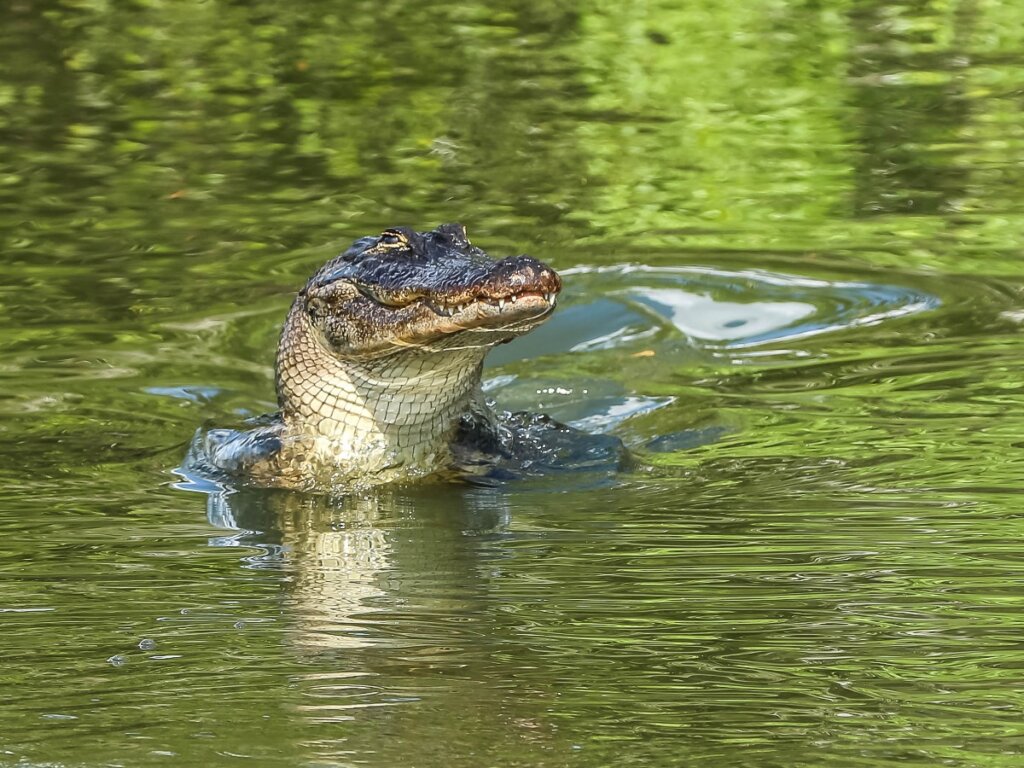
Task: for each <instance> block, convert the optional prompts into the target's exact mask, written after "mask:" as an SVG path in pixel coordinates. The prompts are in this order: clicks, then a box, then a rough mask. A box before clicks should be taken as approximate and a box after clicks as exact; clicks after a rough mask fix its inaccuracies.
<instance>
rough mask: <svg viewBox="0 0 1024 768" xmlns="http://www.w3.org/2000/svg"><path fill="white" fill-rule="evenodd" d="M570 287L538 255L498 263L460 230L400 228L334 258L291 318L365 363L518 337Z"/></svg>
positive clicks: (347, 356) (315, 277) (334, 350)
mask: <svg viewBox="0 0 1024 768" xmlns="http://www.w3.org/2000/svg"><path fill="white" fill-rule="evenodd" d="M561 287H562V285H561V280H560V279H559V277H558V275H557V274H556V273H555V272H554V270H552V269H551V268H550V267H548V266H547V265H545V264H543V263H541V262H539V261H537V260H536V259H532V258H530V257H529V256H513V257H510V258H505V259H500V260H494V259H491V258H490V257H489V256H488V255H487V254H486V253H485V252H484V251H482V250H481V249H480V248H477V247H476V246H474V245H472V244H471V243H470V242H469V239H468V238H467V236H466V229H465V227H463V226H462V225H461V224H442V225H441V226H439V227H438V228H437V229H435V230H434V231H433V232H415V231H413V230H411V229H406V228H401V227H396V228H394V229H388V230H385V231H384V232H383V233H382V234H380V235H378V236H376V237H364V238H362V239H360V240H357V241H356V242H355V243H353V244H352V246H351V247H350V248H349V249H348V250H346V251H345V252H344V253H342V254H341V255H340V256H338V257H337V258H335V259H333V260H331V261H329V262H327V263H326V264H325V265H324V266H323V267H321V268H320V269H319V270H318V271H317V272H316V274H314V275H313V277H311V278H310V280H309V282H308V283H306V286H305V288H303V289H302V291H301V292H300V293H299V296H298V298H297V299H296V302H295V306H294V307H293V310H292V312H293V313H295V312H301V313H302V314H303V315H304V316H305V317H306V318H307V319H308V322H309V324H310V325H311V326H312V328H314V329H315V330H316V334H315V335H316V336H317V337H318V339H317V340H318V341H319V342H320V343H322V344H323V345H324V346H325V347H326V348H327V349H329V350H330V352H331V353H332V354H333V355H335V356H336V357H340V358H345V359H353V360H358V359H364V360H365V359H367V358H375V357H380V356H384V355H389V354H393V353H398V352H402V351H409V350H410V349H417V350H419V351H422V352H430V351H441V350H443V349H451V348H453V347H458V348H466V347H470V346H472V347H491V346H493V345H495V344H498V343H501V342H504V341H510V340H511V339H513V338H514V337H516V336H519V335H521V334H523V333H526V332H527V331H528V330H530V329H531V328H533V327H535V326H536V325H538V324H539V323H541V322H542V321H543V320H544V319H545V318H546V317H547V316H548V315H549V314H550V313H551V311H552V310H553V308H554V305H555V297H556V296H557V295H558V292H559V291H560V290H561ZM286 332H287V327H286Z"/></svg>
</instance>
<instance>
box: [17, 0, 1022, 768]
mask: <svg viewBox="0 0 1024 768" xmlns="http://www.w3.org/2000/svg"><path fill="white" fill-rule="evenodd" d="M1021 50H1024V11H1022V10H1021V9H1020V8H1019V7H1018V5H1015V4H1012V3H1001V2H996V1H995V0H975V1H974V2H961V3H938V2H910V0H902V1H900V0H897V2H880V1H878V2H874V1H872V0H862V1H858V2H844V1H843V0H823V1H822V2H817V3H811V2H800V1H798V0H753V1H752V2H747V3H743V4H741V5H737V4H722V3H711V2H696V3H686V4H683V5H680V4H678V3H672V2H668V0H653V2H645V3H639V2H621V1H620V2H616V3H609V2H603V1H602V0H584V1H583V2H579V3H576V4H567V3H551V2H539V0H538V1H534V0H518V1H517V2H515V3H512V4H506V5H502V6H500V7H499V5H497V4H487V3H481V2H469V3H465V2H464V3H458V4H455V3H451V4H446V3H434V2H424V3H415V4H408V3H406V4H396V3H386V2H385V3H363V2H345V3H326V2H305V3H290V4H278V3H268V2H254V3H246V4H231V3H227V2H191V1H190V0H185V1H184V2H176V3H161V2H139V3H133V4H116V7H115V4H108V3H105V2H101V1H100V0H84V1H83V2H75V3H71V2H58V1H57V0H53V1H52V2H28V1H27V0H22V1H21V2H11V3H6V4H3V6H2V7H0V65H2V66H0V242H2V249H3V250H2V254H3V256H2V265H3V267H2V268H3V279H2V280H0V328H2V333H0V378H2V382H3V386H2V388H0V438H2V439H0V482H2V483H3V489H4V494H3V496H2V497H0V537H2V538H0V541H2V542H3V543H2V544H0V658H2V659H3V662H2V664H0V681H2V694H0V764H9V765H89V766H92V765H97V766H99V765H133V766H149V765H166V764H182V763H189V764H192V763H195V764H198V763H199V762H200V761H203V762H205V763H206V764H210V765H228V764H235V763H238V762H240V761H244V760H249V761H250V762H252V763H254V764H258V765H281V766H295V765H308V766H327V765H331V766H348V765H364V766H393V765H413V766H473V767H474V768H475V767H476V766H485V765H501V766H516V765H521V766H561V765H578V766H607V765H643V766H662V765H664V766H670V765H681V764H699V765H705V764H707V765H756V766H786V767H787V768H788V767H789V766H819V765H826V764H827V765H836V766H865V765H872V766H881V765H896V764H899V765H901V766H902V765H920V766H934V765H951V766H976V765H986V766H1015V765H1019V764H1020V761H1021V752H1022V751H1024V740H1022V737H1024V729H1022V726H1021V723H1022V722H1024V712H1022V709H1024V695H1022V693H1021V687H1020V682H1019V677H1020V668H1021V665H1022V664H1024V650H1022V647H1021V641H1020V637H1021V634H1022V629H1024V602H1022V599H1021V596H1020V588H1019V584H1020V580H1021V577H1022V576H1024V562H1022V558H1021V555H1020V547H1019V546H1018V545H1017V543H1016V538H1017V534H1018V533H1019V530H1020V524H1019V523H1020V516H1021V512H1022V510H1024V507H1022V505H1021V503H1020V501H1019V500H1018V499H1019V498H1020V496H1019V488H1020V484H1021V479H1022V477H1024V466H1022V465H1024V460H1022V459H1021V458H1020V455H1021V454H1020V446H1021V434H1022V429H1024V421H1022V418H1021V416H1020V414H1021V413H1022V412H1024V411H1022V407H1021V406H1022V405H1024V385H1022V384H1021V377H1020V365H1021V360H1022V358H1024V342H1022V340H1021V339H1022V334H1021V324H1022V322H1024V275H1022V270H1021V267H1020V247H1021V243H1022V242H1024V193H1022V191H1021V190H1024V178H1022V174H1024V171H1022V169H1024V117H1022V115H1024V111H1022V101H1024V57H1022V55H1021ZM453 220H455V221H463V222H465V223H466V224H467V226H468V227H469V230H470V233H471V235H472V236H473V239H474V241H475V242H477V243H479V244H481V245H482V246H484V247H486V248H487V249H488V250H490V251H491V252H492V253H494V254H497V255H506V254H510V253H517V252H528V253H531V254H532V255H535V256H537V257H538V258H541V259H543V260H545V261H548V262H550V263H551V264H552V265H554V266H555V267H556V268H558V269H559V270H560V271H561V272H562V273H563V275H564V276H565V280H566V292H565V295H564V301H563V303H562V307H561V309H560V310H559V312H558V313H557V314H556V316H555V317H554V318H553V319H552V321H551V322H550V323H548V324H547V325H546V326H544V327H543V328H541V329H540V330H538V331H537V332H536V333H534V334H531V335H530V336H528V337H525V338H524V339H522V340H521V341H520V342H518V343H516V344H513V345H509V346H507V347H503V348H502V349H500V350H498V351H497V352H496V354H494V355H493V356H492V358H491V364H490V367H489V368H488V370H487V371H486V380H487V386H488V389H489V392H490V394H491V395H492V396H494V397H495V398H496V399H497V400H499V402H501V403H502V404H503V405H504V406H506V407H510V408H525V409H530V410H544V411H546V412H548V413H551V414H552V415H554V416H556V417H558V418H560V419H563V420H566V421H570V422H572V423H574V424H577V425H579V426H582V427H585V428H587V429H590V430H592V431H595V432H610V433H612V434H614V435H617V436H618V437H620V438H622V439H623V440H624V441H625V442H626V443H627V444H628V445H629V446H630V447H631V448H632V449H633V450H634V452H635V453H636V454H637V455H638V456H639V457H640V458H641V459H642V466H641V467H640V468H639V469H637V470H635V471H632V472H626V473H619V474H615V475H610V474H607V473H586V472H584V473H562V474H558V473H555V474H550V475H546V476H540V477H535V478H530V479H526V480H522V481H519V482H515V483H510V484H506V485H503V486H498V487H491V488H474V487H463V486H444V485H421V486H412V487H399V488H384V489H380V490H378V491H374V492H367V493H363V494H358V495H354V496H344V495H339V497H338V498H333V499H327V498H322V497H309V496H302V495H297V494H289V493H284V492H257V491H247V492H245V493H238V494H233V495H231V494H223V493H219V492H218V491H217V489H215V488H206V489H205V490H206V491H208V492H195V490H196V489H192V490H188V489H185V488H182V487H181V485H182V483H181V478H179V477H177V476H176V475H174V474H173V471H172V470H173V469H174V468H175V467H176V466H178V464H179V462H180V460H181V457H182V455H183V452H184V448H185V446H186V444H187V442H188V440H189V439H190V437H191V435H192V433H193V432H194V430H195V429H196V428H197V427H198V426H200V425H202V424H204V423H207V422H209V423H213V424H226V423H231V422H233V421H235V420H237V419H238V418H239V417H244V416H247V415H252V414H256V413H259V412H261V411H264V410H267V409H269V408H271V407H272V406H273V386H272V371H271V364H272V359H273V348H274V344H275V339H276V334H277V329H278V327H279V323H280V321H281V319H282V317H283V314H284V312H285V310H286V308H287V306H288V303H289V300H290V293H291V292H292V291H294V290H295V289H296V288H297V287H298V286H299V285H301V284H302V282H303V281H304V279H305V277H306V276H307V275H308V274H309V272H311V271H312V269H313V268H314V267H315V266H316V265H318V264H319V263H321V262H322V261H324V260H325V259H326V258H328V257H329V256H331V255H333V254H334V253H336V252H338V251H339V250H340V249H341V248H342V247H343V246H344V245H346V244H347V243H348V242H350V241H351V240H352V239H353V238H354V237H356V236H359V235H363V234H366V233H372V232H374V231H379V230H380V229H381V228H383V227H385V226H388V225H393V224H406V225H414V226H418V227H421V228H422V227H428V226H434V225H436V224H437V223H439V222H442V221H453ZM199 490H201V491H202V490H203V489H199Z"/></svg>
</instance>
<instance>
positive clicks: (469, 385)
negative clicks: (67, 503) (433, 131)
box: [190, 224, 617, 489]
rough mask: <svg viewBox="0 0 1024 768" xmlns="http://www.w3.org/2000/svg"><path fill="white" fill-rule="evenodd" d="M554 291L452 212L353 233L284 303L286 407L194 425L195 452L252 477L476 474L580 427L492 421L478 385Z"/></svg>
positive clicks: (280, 355)
mask: <svg viewBox="0 0 1024 768" xmlns="http://www.w3.org/2000/svg"><path fill="white" fill-rule="evenodd" d="M560 290H561V281H560V279H559V277H558V275H557V274H556V273H555V272H554V270H552V269H551V268H550V267H548V266H547V265H545V264H543V263H541V262H539V261H537V260H535V259H532V258H530V257H527V256H517V257H512V258H507V259H501V260H497V261H495V260H492V259H491V258H490V257H488V256H487V254H486V253H484V252H483V251H482V250H480V249H479V248H476V247H475V246H473V245H472V244H470V242H469V240H468V238H467V237H466V231H465V229H464V228H463V227H462V226H461V225H458V224H445V225H442V226H440V227H438V228H437V229H436V230H434V231H432V232H414V231H412V230H408V229H391V230H387V231H385V232H384V233H383V234H381V235H380V236H378V237H368V238H363V239H361V240H358V241H356V242H355V243H354V244H353V245H352V247H351V248H349V249H348V250H347V251H345V252H344V253H343V254H341V255H340V256H338V257H337V258H335V259H333V260H331V261H329V262H327V263H326V264H325V265H324V266H323V267H321V268H320V269H319V270H318V271H317V272H316V273H315V274H314V275H313V276H312V277H311V278H310V280H309V281H308V282H307V283H306V286H305V287H304V288H303V289H302V290H301V291H300V292H299V294H298V295H297V296H296V299H295V301H294V303H293V304H292V307H291V310H290V311H289V313H288V317H287V319H286V320H285V323H284V327H283V329H282V332H281V340H280V343H279V345H278V352H277V364H276V371H277V377H276V378H277V396H278V403H279V405H280V412H279V413H278V414H275V415H274V416H272V417H270V418H269V419H268V420H267V421H266V422H265V423H264V424H262V425H261V426H257V427H255V428H253V429H251V430H248V431H245V432H239V431H235V430H222V429H219V430H212V431H210V432H207V433H205V434H201V435H198V436H197V439H196V441H195V442H194V444H193V447H192V450H191V453H190V456H191V460H192V462H193V463H194V464H197V465H199V466H200V467H201V468H204V469H207V470H212V471H214V472H216V473H219V474H226V475H228V476H229V477H231V478H232V479H234V480H235V481H240V482H243V483H246V484H253V485H260V486H279V487H291V488H305V489H326V488H331V487H337V486H351V485H370V484H376V483H383V482H390V481H394V480H403V479H409V478H414V477H422V476H425V475H432V474H437V473H443V472H445V471H449V470H454V471H458V472H461V473H466V472H470V473H472V472H474V471H475V469H474V468H479V467H488V466H493V464H494V461H493V459H496V458H499V457H509V456H514V455H516V454H518V453H521V452H523V451H530V450H531V449H532V448H536V446H535V445H532V439H533V438H535V437H536V435H537V434H539V433H545V434H550V435H552V436H557V435H558V434H560V433H568V432H575V430H570V429H569V428H568V427H564V426H562V425H560V424H557V423H556V422H553V421H550V420H548V419H546V418H544V417H529V416H522V415H519V416H515V417H509V418H505V419H499V418H498V417H497V415H496V414H495V413H494V412H493V411H492V410H491V409H490V407H489V406H488V405H487V404H486V402H485V401H484V398H483V395H482V392H481V389H480V374H481V370H482V367H483V360H484V357H485V356H486V354H487V352H488V351H489V350H490V349H491V348H492V347H494V346H495V345H497V344H501V343H504V342H507V341H511V340H512V339H513V338H515V337H517V336H520V335H522V334H524V333H526V332H527V331H529V330H531V329H532V328H534V327H536V326H537V325H539V324H540V323H542V322H543V321H544V320H545V319H546V318H547V317H548V316H549V315H550V314H551V312H552V311H553V309H554V306H555V298H556V296H557V295H558V292H559V291H560ZM527 426H528V427H529V429H530V430H532V431H531V432H528V433H527V434H525V435H520V434H518V433H517V430H519V429H522V428H525V427H527ZM612 440H613V439H612ZM615 442H616V443H617V441H615ZM552 446H554V453H557V452H558V451H559V450H560V446H559V444H558V441H557V440H556V441H555V442H553V443H551V442H550V441H549V445H547V446H546V448H545V449H544V450H548V452H549V453H551V450H550V449H551V447H552Z"/></svg>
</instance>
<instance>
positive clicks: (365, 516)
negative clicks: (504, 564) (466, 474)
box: [207, 486, 508, 649]
mask: <svg viewBox="0 0 1024 768" xmlns="http://www.w3.org/2000/svg"><path fill="white" fill-rule="evenodd" d="M502 498H503V496H502V494H501V493H497V492H489V491H488V490H487V489H467V490H461V489H460V490H455V492H453V487H452V486H448V487H444V486H441V487H436V488H430V487H426V488H424V489H419V490H417V491H411V490H409V489H405V490H399V489H394V488H390V489H389V488H384V489H379V490H374V491H373V492H372V493H366V494H355V495H350V496H344V497H340V498H334V499H330V498H327V497H323V496H313V495H303V494H297V493H291V492H283V491H279V492H274V491H271V492H268V491H262V490H241V491H231V492H229V491H220V492H216V493H211V494H210V495H209V497H208V504H207V510H208V517H209V520H210V522H211V523H212V524H213V525H216V526H217V527H219V528H225V529H229V530H231V531H234V533H232V534H230V535H226V536H218V537H214V538H213V539H211V544H213V545H215V546H244V547H252V548H255V549H256V550H257V552H258V553H259V554H255V555H250V556H248V557H246V558H244V559H245V562H246V564H247V565H248V566H250V567H253V568H274V569H281V570H283V571H285V572H286V573H287V574H288V578H287V579H286V584H287V597H286V601H287V604H288V607H289V611H288V613H289V614H290V615H291V616H292V617H293V618H294V621H295V635H294V640H295V643H296V645H297V646H298V647H301V648H305V649H317V648H322V649H329V648H352V647H359V646H366V645H376V644H381V643H383V644H386V645H389V646H392V647H393V646H395V645H410V644H415V645H423V644H430V642H431V637H432V636H436V639H437V640H438V642H439V643H442V644H444V645H450V644H451V643H452V641H453V636H452V635H453V632H450V631H449V630H448V629H446V630H445V631H444V632H442V633H435V632H431V631H427V632H426V634H425V627H424V626H423V621H421V620H418V619H427V623H428V624H434V625H437V624H443V625H445V626H446V627H448V628H449V629H453V628H455V627H458V626H459V621H458V617H459V616H460V615H462V614H464V613H465V612H466V611H467V610H470V609H472V607H473V604H474V603H475V602H476V601H477V600H478V599H479V598H480V594H479V590H480V589H481V587H480V584H479V580H478V579H477V576H476V573H477V569H478V568H479V567H480V565H479V564H478V563H477V562H476V561H475V559H474V550H475V543H474V541H473V540H474V538H478V537H489V536H494V535H501V532H502V531H503V530H504V528H505V526H506V524H507V522H508V510H507V506H505V505H504V504H503V502H502ZM410 623H411V624H414V625H415V631H414V632H413V631H412V629H411V627H409V626H408V625H409V624H410ZM433 629H437V627H436V626H435V627H433ZM437 635H439V636H437Z"/></svg>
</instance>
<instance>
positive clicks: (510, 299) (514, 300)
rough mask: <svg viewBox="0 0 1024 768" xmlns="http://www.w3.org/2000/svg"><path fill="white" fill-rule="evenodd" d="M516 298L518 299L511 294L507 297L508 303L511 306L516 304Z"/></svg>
mask: <svg viewBox="0 0 1024 768" xmlns="http://www.w3.org/2000/svg"><path fill="white" fill-rule="evenodd" d="M518 298H519V297H518V296H516V295H515V294H514V293H513V294H512V295H511V296H509V297H508V300H509V301H511V302H512V303H513V304H515V303H516V299H518Z"/></svg>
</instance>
